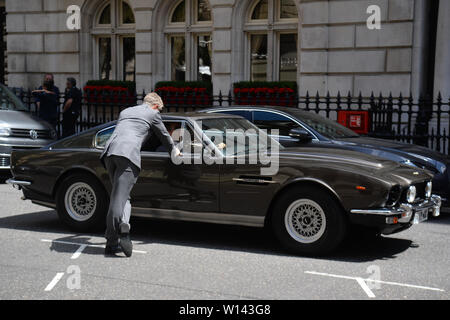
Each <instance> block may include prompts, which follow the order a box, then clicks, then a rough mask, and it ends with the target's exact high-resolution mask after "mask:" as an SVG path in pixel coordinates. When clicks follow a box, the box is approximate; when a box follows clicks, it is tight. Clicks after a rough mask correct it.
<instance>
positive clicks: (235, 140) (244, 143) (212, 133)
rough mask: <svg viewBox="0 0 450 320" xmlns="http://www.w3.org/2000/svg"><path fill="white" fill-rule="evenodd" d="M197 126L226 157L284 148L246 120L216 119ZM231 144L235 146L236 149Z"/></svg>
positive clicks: (204, 120)
mask: <svg viewBox="0 0 450 320" xmlns="http://www.w3.org/2000/svg"><path fill="white" fill-rule="evenodd" d="M197 124H198V125H199V126H200V127H201V128H202V130H203V132H204V134H205V135H206V136H207V137H208V138H209V139H210V140H211V141H212V142H213V143H214V144H215V145H216V147H217V148H218V149H219V150H221V152H222V153H223V154H224V155H226V156H234V155H244V154H246V153H253V152H258V151H264V150H267V151H268V150H270V149H272V148H273V147H274V146H276V147H277V148H278V149H282V148H283V147H282V146H281V145H280V144H279V143H278V141H276V140H275V139H273V138H271V137H270V136H268V135H267V134H266V133H265V132H264V131H261V130H260V129H258V127H256V126H254V125H253V124H252V123H251V122H249V121H248V120H246V119H239V118H215V119H200V120H197ZM230 144H234V147H233V146H231V145H230Z"/></svg>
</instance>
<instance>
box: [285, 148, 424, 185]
mask: <svg viewBox="0 0 450 320" xmlns="http://www.w3.org/2000/svg"><path fill="white" fill-rule="evenodd" d="M293 157H295V158H298V159H299V160H300V159H308V160H313V161H319V162H323V163H324V165H327V164H329V163H338V165H342V168H343V169H345V170H348V168H349V167H351V168H352V171H354V172H359V173H361V174H369V175H371V176H373V177H378V178H384V179H387V180H390V181H391V182H393V183H402V184H411V183H415V182H418V181H424V180H430V179H432V178H433V175H432V174H431V173H430V172H429V171H426V170H422V169H419V168H414V167H411V166H408V165H404V164H401V163H399V162H396V161H391V160H387V159H385V158H381V157H377V156H374V155H371V154H367V153H362V152H357V151H353V150H348V149H347V148H345V147H344V148H342V147H340V146H338V145H336V144H323V143H317V144H316V143H312V144H309V145H305V146H303V147H293V148H284V149H282V150H280V160H282V159H283V158H293Z"/></svg>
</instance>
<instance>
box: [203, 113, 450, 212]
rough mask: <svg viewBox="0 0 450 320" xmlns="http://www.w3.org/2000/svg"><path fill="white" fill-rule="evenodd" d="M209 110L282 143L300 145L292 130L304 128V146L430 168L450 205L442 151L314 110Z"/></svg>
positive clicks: (448, 170) (448, 161) (449, 171)
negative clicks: (372, 133)
mask: <svg viewBox="0 0 450 320" xmlns="http://www.w3.org/2000/svg"><path fill="white" fill-rule="evenodd" d="M203 112H208V113H226V114H232V115H240V116H242V117H244V118H246V119H247V120H249V121H250V122H252V123H254V124H255V125H256V126H258V127H259V128H261V129H268V130H270V129H278V130H279V132H280V135H279V137H278V139H279V141H280V143H281V144H283V145H284V146H286V147H292V146H293V147H299V144H298V139H293V138H292V137H291V136H290V131H291V130H296V131H299V130H301V131H303V132H302V134H303V136H302V137H303V138H302V141H301V145H300V146H309V145H310V144H311V143H312V144H315V145H316V146H318V145H321V146H322V147H324V148H327V147H331V148H334V147H335V146H336V145H339V146H340V147H341V148H345V149H347V150H354V151H358V152H363V153H367V154H371V155H375V156H377V157H380V158H384V159H389V160H393V161H397V162H400V163H403V164H407V165H410V166H414V167H418V168H422V169H427V170H430V171H431V172H432V173H433V174H434V178H433V192H434V193H436V194H437V195H439V196H441V198H442V205H443V207H449V208H450V158H449V157H448V156H446V155H444V154H442V153H439V152H436V151H433V150H431V149H428V148H425V147H421V146H418V145H414V144H409V143H402V142H398V141H393V140H387V139H377V138H371V137H364V136H360V135H358V134H356V133H355V132H353V131H352V130H350V129H348V128H346V127H344V126H342V125H340V124H339V123H337V122H336V121H332V120H330V119H327V118H325V117H323V116H321V115H318V114H316V113H314V112H311V111H302V110H300V109H296V108H287V107H272V106H271V107H264V106H235V107H217V108H211V109H205V110H203Z"/></svg>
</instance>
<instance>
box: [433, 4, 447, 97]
mask: <svg viewBox="0 0 450 320" xmlns="http://www.w3.org/2000/svg"><path fill="white" fill-rule="evenodd" d="M449 16H450V1H448V0H441V1H439V17H438V26H437V37H436V59H435V71H434V96H435V97H437V95H438V92H441V94H442V98H443V99H444V100H447V99H448V98H449V97H450V32H449V30H450V19H449Z"/></svg>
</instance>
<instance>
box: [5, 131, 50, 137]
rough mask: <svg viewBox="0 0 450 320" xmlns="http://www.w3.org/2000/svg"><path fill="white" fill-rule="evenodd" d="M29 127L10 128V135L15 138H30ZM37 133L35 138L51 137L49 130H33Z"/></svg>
mask: <svg viewBox="0 0 450 320" xmlns="http://www.w3.org/2000/svg"><path fill="white" fill-rule="evenodd" d="M30 131H31V129H11V136H12V137H16V138H28V139H31V135H30ZM34 131H36V133H37V138H36V139H51V132H50V130H34Z"/></svg>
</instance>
